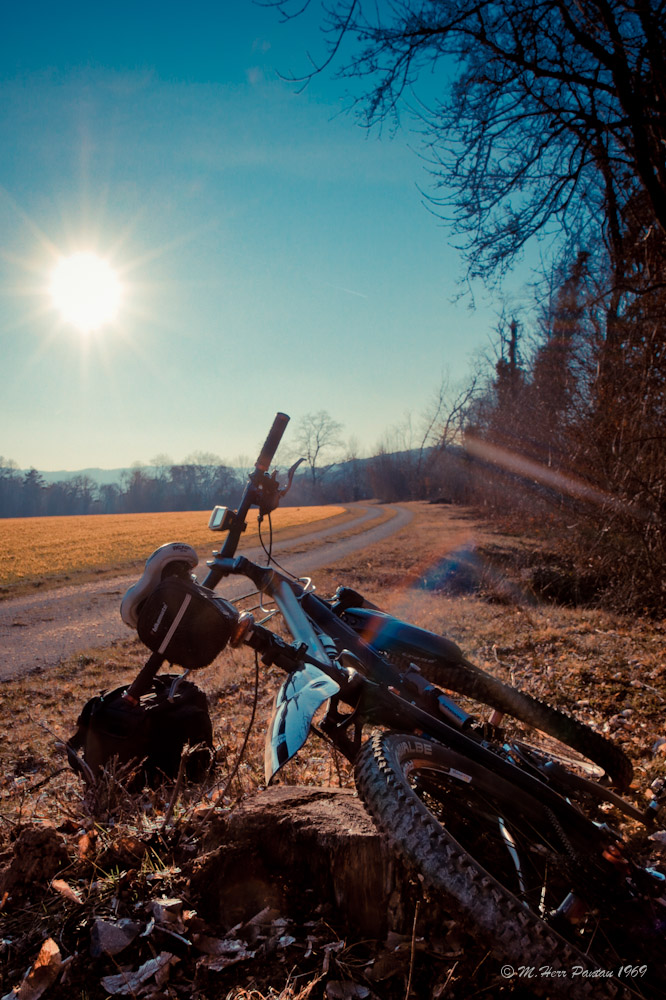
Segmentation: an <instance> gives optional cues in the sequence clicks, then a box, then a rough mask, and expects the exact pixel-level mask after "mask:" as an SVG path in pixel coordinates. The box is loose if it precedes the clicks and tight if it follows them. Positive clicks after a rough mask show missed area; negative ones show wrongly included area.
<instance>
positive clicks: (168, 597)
mask: <svg viewBox="0 0 666 1000" xmlns="http://www.w3.org/2000/svg"><path fill="white" fill-rule="evenodd" d="M237 624H238V612H237V610H236V608H235V607H234V606H233V604H230V603H229V602H228V601H225V600H224V598H223V597H216V596H215V595H213V594H211V592H210V591H209V590H206V589H205V588H204V587H201V586H199V584H198V583H196V582H195V581H193V580H183V579H181V578H180V577H178V576H169V577H167V578H166V579H165V580H162V582H161V583H160V584H158V585H157V587H155V589H154V590H153V592H152V593H151V594H150V595H149V597H148V598H147V599H146V600H145V601H144V602H143V604H142V605H141V608H140V610H139V620H138V623H137V633H138V636H139V639H141V642H142V643H143V644H144V645H145V646H147V647H148V649H151V650H152V651H153V652H154V653H159V654H160V655H161V656H164V658H165V659H167V660H168V661H169V663H177V664H178V666H181V667H184V668H185V669H186V670H200V669H201V667H207V666H208V664H209V663H212V662H213V660H214V659H215V657H216V656H217V655H218V653H220V652H221V651H222V650H223V649H224V647H225V646H226V645H227V643H228V642H229V640H230V638H231V637H232V635H233V633H234V630H235V628H236V626H237Z"/></svg>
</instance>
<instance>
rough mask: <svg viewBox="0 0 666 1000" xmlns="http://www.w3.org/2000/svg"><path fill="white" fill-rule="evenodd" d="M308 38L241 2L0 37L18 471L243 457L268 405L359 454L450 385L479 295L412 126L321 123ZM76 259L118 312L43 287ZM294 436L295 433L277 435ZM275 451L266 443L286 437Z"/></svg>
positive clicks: (113, 7)
mask: <svg viewBox="0 0 666 1000" xmlns="http://www.w3.org/2000/svg"><path fill="white" fill-rule="evenodd" d="M320 45H321V42H320V40H319V39H318V37H317V36H316V35H313V34H312V32H311V30H309V26H308V24H307V22H306V21H303V22H294V23H291V24H288V25H281V24H280V22H279V19H278V18H277V16H276V14H275V12H274V11H272V10H270V9H266V8H262V7H257V6H255V5H254V4H253V3H251V2H250V0H230V2H226V3H219V2H217V3H213V2H196V0H195V2H192V3H190V4H189V5H187V6H185V5H183V4H180V3H178V4H176V3H173V2H170V0H163V2H160V3H153V2H134V3H126V2H114V3H113V4H111V3H96V4H90V3H89V2H86V3H73V2H69V0H64V2H63V3H61V4H53V3H51V2H48V3H47V2H42V0H38V2H31V0H25V2H24V3H23V4H21V5H13V6H12V7H11V8H9V7H7V8H6V9H5V12H4V14H3V31H2V34H1V35H0V137H1V139H2V141H1V142H0V227H1V229H0V232H1V234H2V237H1V241H0V358H1V359H2V371H3V376H4V377H3V387H2V393H1V395H0V431H1V433H0V454H1V455H3V456H4V457H5V459H7V458H11V459H14V460H15V461H17V462H18V463H19V465H20V466H21V467H24V468H27V467H29V466H31V465H32V466H36V467H37V468H41V469H77V468H85V467H90V466H101V467H106V468H109V467H116V466H125V465H129V464H131V463H132V462H134V461H143V462H149V461H150V460H151V458H152V457H153V456H155V455H157V454H160V453H162V454H167V455H169V456H170V457H171V458H172V459H173V460H174V461H179V460H181V459H182V458H183V457H184V456H185V455H187V454H190V453H192V452H194V451H208V452H214V453H217V454H219V455H221V456H222V457H223V458H224V459H225V460H227V461H235V460H236V459H237V458H238V457H239V456H241V455H242V456H250V457H254V455H255V453H256V450H257V448H258V446H259V445H260V444H261V442H262V440H263V438H264V436H265V432H266V430H267V428H268V426H269V425H270V422H271V420H272V418H273V415H274V413H275V412H276V411H277V410H283V411H286V412H287V413H289V414H291V416H292V428H293V427H294V425H295V424H296V423H297V422H298V420H299V418H300V417H302V416H303V415H304V414H305V413H307V412H309V411H316V410H320V409H326V410H328V411H329V412H330V414H331V415H332V416H333V417H334V418H335V419H336V420H338V421H340V422H341V423H342V424H343V425H344V436H345V437H346V438H350V437H352V436H353V437H354V438H356V439H357V441H358V442H359V443H360V446H361V448H362V450H365V451H366V453H369V452H370V451H372V449H373V448H374V447H375V446H376V444H377V443H378V441H379V440H380V438H381V436H382V434H383V433H384V432H385V431H386V430H387V429H388V428H389V427H391V426H392V425H395V424H397V423H399V422H400V421H401V420H402V419H403V417H404V415H405V414H406V413H412V414H413V415H414V417H415V418H416V417H418V415H419V414H420V413H421V411H422V410H423V408H424V406H425V405H426V404H427V402H428V399H429V397H430V395H431V393H432V392H433V390H435V389H436V387H437V385H438V384H439V381H440V377H441V374H442V372H443V371H444V370H446V369H447V368H448V369H450V371H451V373H452V376H453V377H454V378H458V377H460V378H462V377H463V376H464V375H465V372H466V370H467V367H468V363H469V358H470V356H471V354H472V353H473V352H474V350H475V349H478V347H480V346H481V347H482V346H484V345H485V344H487V338H488V335H489V333H491V332H492V330H493V328H494V326H495V324H496V311H495V306H494V304H493V303H492V302H491V301H484V300H483V296H481V297H479V296H477V309H476V311H471V310H470V308H469V303H468V302H465V301H463V302H458V303H456V304H454V302H453V299H454V296H455V295H456V291H457V286H456V279H457V278H459V277H460V274H461V265H460V261H459V257H458V254H457V252H456V251H455V250H454V249H453V248H452V247H451V245H450V241H449V239H448V237H447V231H446V229H445V228H444V227H443V226H442V224H441V223H440V222H438V220H437V219H435V218H434V217H433V216H432V215H431V214H430V213H429V212H428V211H427V210H426V208H425V207H423V204H422V196H421V194H420V193H419V190H418V186H419V185H420V186H421V187H427V185H428V174H427V173H426V171H425V169H424V166H423V163H422V161H421V160H420V159H419V157H418V155H417V154H416V152H415V151H414V148H415V146H416V145H417V139H416V137H415V136H414V135H413V134H410V133H409V132H408V131H406V130H405V131H403V132H399V133H398V134H397V136H396V137H394V138H390V137H389V136H386V135H384V136H382V137H381V138H379V137H377V136H374V135H371V136H369V137H368V136H367V135H366V133H365V132H364V131H363V130H362V129H361V128H360V127H359V126H358V124H357V123H356V122H355V120H354V118H353V117H352V116H349V115H345V114H339V112H340V110H341V108H342V107H343V105H344V103H345V91H344V85H343V84H342V83H340V82H336V81H334V80H332V79H331V78H330V77H322V78H317V79H315V80H314V81H313V83H312V84H311V85H310V86H309V87H308V88H307V89H306V90H305V91H304V92H303V93H301V94H298V93H296V88H294V87H293V86H291V85H288V84H286V83H284V82H282V81H281V80H280V79H279V78H278V77H277V75H276V70H280V71H282V72H288V71H290V70H292V71H294V72H297V73H298V72H300V71H301V70H302V69H303V68H305V67H306V66H307V58H306V50H307V49H310V50H313V51H316V50H317V49H318V48H319V47H320ZM81 250H87V251H92V252H94V253H96V254H98V255H99V256H100V257H102V258H104V259H106V260H108V262H109V263H110V264H111V265H112V266H113V268H114V269H115V270H116V271H117V272H118V274H119V276H120V280H121V283H122V286H123V298H122V302H121V305H120V308H119V311H118V315H117V317H116V319H115V321H114V322H113V323H111V324H109V325H107V326H105V327H103V328H102V329H100V330H98V331H93V332H92V333H88V334H81V333H80V332H79V331H77V330H76V329H75V328H73V327H70V326H69V325H68V324H67V323H66V322H64V321H63V320H62V318H61V317H60V316H59V315H58V314H57V312H56V310H55V309H54V307H53V305H52V303H51V300H50V297H49V294H48V285H49V278H50V274H51V272H52V270H53V267H54V265H55V263H56V261H57V260H58V259H59V258H60V257H62V256H67V255H69V254H72V253H74V252H77V251H81ZM292 436H293V430H292ZM287 443H288V439H287Z"/></svg>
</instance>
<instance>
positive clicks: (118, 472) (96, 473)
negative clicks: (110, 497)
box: [20, 466, 152, 486]
mask: <svg viewBox="0 0 666 1000" xmlns="http://www.w3.org/2000/svg"><path fill="white" fill-rule="evenodd" d="M145 468H146V472H150V471H152V467H151V466H146V467H145ZM27 471H28V470H27V469H21V470H20V474H21V475H24V474H25V473H26V472H27ZM37 471H38V472H39V474H40V476H41V477H42V479H43V480H44V482H45V483H46V484H47V485H48V484H49V483H67V482H69V480H70V479H76V477H77V476H87V477H88V479H92V480H93V482H95V483H97V485H98V486H105V485H106V484H107V483H120V477H121V476H122V474H123V472H128V471H129V469H74V470H72V469H60V470H55V471H49V472H44V470H43V469H38V470H37Z"/></svg>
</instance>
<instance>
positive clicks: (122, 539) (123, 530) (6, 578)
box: [0, 506, 344, 597]
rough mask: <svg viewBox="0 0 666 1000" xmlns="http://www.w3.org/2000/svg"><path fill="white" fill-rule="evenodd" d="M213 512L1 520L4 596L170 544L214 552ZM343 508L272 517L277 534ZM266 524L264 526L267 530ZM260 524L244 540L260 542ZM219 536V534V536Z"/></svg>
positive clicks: (104, 568) (123, 565)
mask: <svg viewBox="0 0 666 1000" xmlns="http://www.w3.org/2000/svg"><path fill="white" fill-rule="evenodd" d="M209 514H210V511H178V512H175V513H156V514H98V515H95V516H71V517H25V518H21V517H17V518H4V519H0V552H2V555H3V558H2V564H1V565H0V597H2V596H5V597H6V596H8V595H9V594H12V595H13V594H16V593H18V592H20V590H21V589H25V588H26V587H27V586H30V585H31V584H32V583H33V582H34V581H36V580H38V581H40V585H44V584H45V583H46V584H48V583H51V584H54V583H56V584H57V583H62V582H72V581H74V582H78V581H80V580H83V579H85V575H86V574H92V573H94V574H95V575H100V574H102V573H116V572H118V571H121V570H124V569H127V568H130V567H132V566H135V565H136V564H137V563H140V562H143V561H144V560H145V559H146V558H147V556H149V555H150V553H151V552H152V551H153V549H155V548H157V546H158V545H162V544H163V542H164V541H165V540H166V541H176V540H177V541H184V542H188V543H189V544H190V545H192V546H194V548H195V549H197V550H198V549H202V548H203V549H205V550H206V552H209V551H210V549H211V548H212V547H213V542H214V541H215V540H216V536H215V535H214V534H212V533H211V532H210V531H209V530H208V517H209ZM343 514H344V508H343V507H332V506H326V507H284V508H282V509H280V510H277V511H275V513H274V514H273V527H274V531H275V532H276V533H277V534H278V535H279V537H285V535H286V533H287V532H288V531H289V529H291V528H295V527H297V526H302V525H308V524H313V525H314V524H315V523H316V525H317V527H319V526H320V522H322V521H324V520H327V519H329V518H335V517H338V518H339V517H341V516H342V515H343ZM266 530H267V526H265V527H264V531H266ZM257 534H258V529H257V526H256V524H255V523H250V524H249V525H248V530H247V532H246V534H245V535H244V539H248V540H249V541H250V542H252V541H253V540H254V541H256V538H257ZM217 537H218V538H219V536H217Z"/></svg>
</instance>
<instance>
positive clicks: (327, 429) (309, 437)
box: [295, 410, 343, 495]
mask: <svg viewBox="0 0 666 1000" xmlns="http://www.w3.org/2000/svg"><path fill="white" fill-rule="evenodd" d="M342 428H343V425H342V424H341V423H339V422H338V421H337V420H334V419H333V417H332V416H331V415H330V413H328V411H327V410H317V412H316V413H306V414H305V416H303V417H301V419H300V421H299V422H298V427H297V431H296V443H295V449H296V451H297V452H298V454H299V456H301V457H303V458H304V459H305V461H306V464H307V467H308V470H309V478H310V487H311V490H312V493H313V495H314V494H315V493H316V491H317V489H318V487H319V486H320V484H321V480H322V479H323V477H324V476H325V475H326V473H327V472H328V471H329V469H330V468H331V467H332V465H334V464H335V463H334V462H333V461H328V462H327V461H326V459H327V458H328V457H329V456H330V455H331V452H333V451H334V449H336V448H339V447H341V446H342V437H341V434H342Z"/></svg>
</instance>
